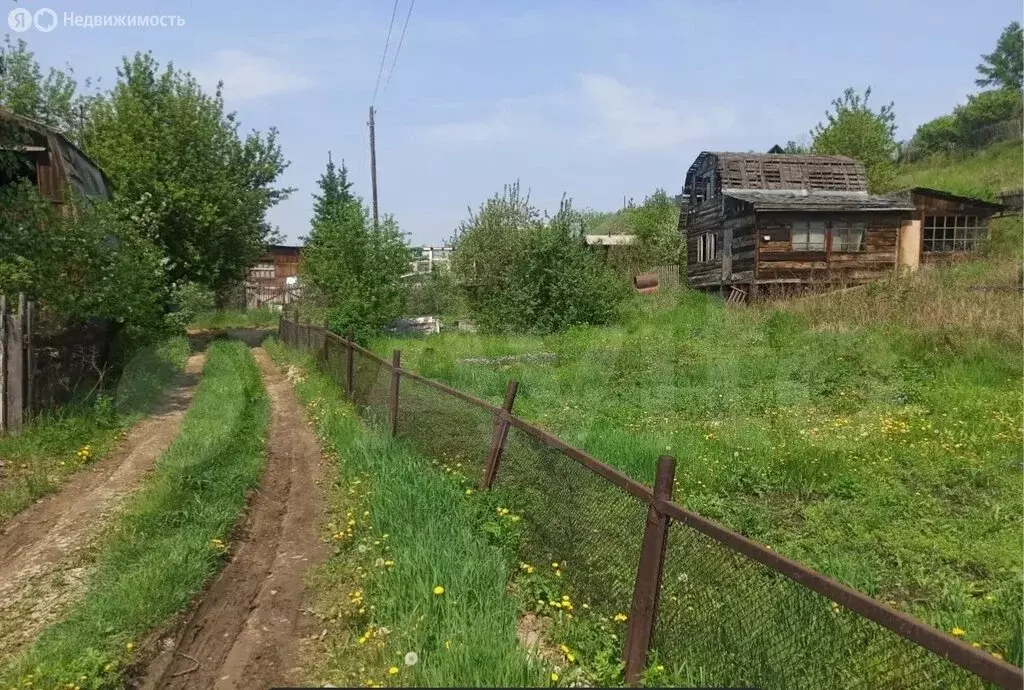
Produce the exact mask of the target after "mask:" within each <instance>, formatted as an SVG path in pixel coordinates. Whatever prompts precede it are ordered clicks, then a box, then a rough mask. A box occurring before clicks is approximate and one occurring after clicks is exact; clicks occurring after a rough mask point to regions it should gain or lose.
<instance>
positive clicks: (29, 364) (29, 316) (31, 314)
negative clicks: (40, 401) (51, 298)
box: [22, 302, 36, 421]
mask: <svg viewBox="0 0 1024 690" xmlns="http://www.w3.org/2000/svg"><path fill="white" fill-rule="evenodd" d="M35 320H36V303H35V302H28V303H26V305H25V326H24V328H25V403H24V412H22V419H24V420H25V421H28V420H29V419H31V418H32V409H33V407H32V401H33V397H34V396H33V394H32V392H33V391H32V389H33V383H34V381H33V379H35V374H36V366H35V364H36V363H35V353H34V352H33V351H32V329H33V323H34V322H35Z"/></svg>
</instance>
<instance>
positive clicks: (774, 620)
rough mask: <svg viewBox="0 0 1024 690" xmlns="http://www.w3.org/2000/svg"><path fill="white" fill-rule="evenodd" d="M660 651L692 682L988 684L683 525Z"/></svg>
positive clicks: (667, 573) (668, 575)
mask: <svg viewBox="0 0 1024 690" xmlns="http://www.w3.org/2000/svg"><path fill="white" fill-rule="evenodd" d="M658 608H659V610H658V621H657V625H656V627H655V633H654V650H655V652H656V654H657V655H658V659H659V661H660V662H661V663H663V664H664V665H665V666H667V667H669V668H671V669H672V670H673V671H674V672H675V675H677V676H678V677H680V678H683V679H685V681H684V682H687V683H691V684H693V685H704V686H706V685H713V686H727V687H758V688H766V689H767V688H780V689H782V688H785V689H787V690H788V689H789V688H808V689H810V688H891V689H894V690H896V689H910V688H921V689H922V690H923V689H924V688H982V687H984V684H983V683H982V682H981V681H980V680H979V679H978V678H977V677H976V676H974V675H973V674H971V673H969V672H967V671H965V670H963V669H961V668H960V667H959V666H956V665H955V664H953V663H951V662H948V661H946V660H945V659H943V658H942V657H940V656H937V655H936V654H933V653H931V652H929V651H927V650H925V649H923V648H921V647H919V646H918V645H916V644H914V643H913V642H910V641H909V640H906V639H905V638H903V637H901V636H899V635H897V634H896V633H894V632H892V631H890V630H888V629H887V628H884V627H882V626H880V625H878V624H876V623H874V622H873V621H871V620H869V619H867V618H864V617H863V616H861V615H860V614H857V613H854V612H852V611H849V610H846V609H844V608H842V607H841V606H839V605H838V604H835V603H834V602H833V601H832V600H831V599H829V598H827V597H824V596H822V595H820V594H818V593H817V592H814V591H813V590H810V589H807V588H806V587H804V586H802V585H799V584H797V583H795V582H793V581H792V580H790V579H789V578H786V577H784V576H782V575H780V574H778V573H776V572H775V571H773V570H771V569H769V568H767V567H765V566H763V565H761V564H760V563H758V562H756V561H753V560H751V559H749V558H747V557H746V556H744V555H742V554H740V553H738V552H736V551H733V550H732V549H730V548H728V547H726V546H724V545H723V544H721V543H719V542H717V541H715V540H714V539H711V538H710V537H708V536H706V535H704V534H703V533H701V532H698V531H697V530H695V529H693V528H691V527H688V526H687V525H683V524H680V523H677V522H673V523H672V526H671V527H670V528H669V538H668V548H667V551H666V559H665V565H664V571H663V577H662V586H661V597H660V601H659V607H658Z"/></svg>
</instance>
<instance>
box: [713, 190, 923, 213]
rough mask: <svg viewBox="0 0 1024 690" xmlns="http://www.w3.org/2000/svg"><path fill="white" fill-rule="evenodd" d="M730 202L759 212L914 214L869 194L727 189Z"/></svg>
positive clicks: (908, 207) (906, 206)
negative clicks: (906, 212) (737, 202)
mask: <svg viewBox="0 0 1024 690" xmlns="http://www.w3.org/2000/svg"><path fill="white" fill-rule="evenodd" d="M722 194H723V195H724V196H727V197H729V198H731V199H736V200H738V201H743V202H746V203H748V204H751V205H752V206H753V207H754V209H755V210H757V211H913V210H914V205H913V204H911V203H909V202H907V201H904V200H902V199H896V198H893V197H887V196H878V195H874V194H868V193H867V192H833V191H814V192H809V191H807V190H804V189H724V190H722Z"/></svg>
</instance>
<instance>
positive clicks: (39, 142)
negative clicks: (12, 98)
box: [0, 107, 112, 207]
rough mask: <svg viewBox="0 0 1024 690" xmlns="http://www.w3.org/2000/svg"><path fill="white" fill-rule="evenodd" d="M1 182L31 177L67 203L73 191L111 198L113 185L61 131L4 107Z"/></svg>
mask: <svg viewBox="0 0 1024 690" xmlns="http://www.w3.org/2000/svg"><path fill="white" fill-rule="evenodd" d="M0 151H2V152H4V153H5V154H7V156H6V157H5V160H4V165H0V186H3V185H6V184H10V183H12V182H15V181H17V180H21V179H28V180H29V181H31V182H32V184H34V185H35V186H36V187H38V188H39V193H40V194H41V195H42V196H43V197H45V198H47V199H49V200H50V201H52V202H53V203H54V204H56V205H58V207H64V206H65V204H66V203H67V201H68V196H69V193H77V194H78V195H80V196H82V197H85V198H90V199H109V198H110V197H111V190H112V185H111V183H110V180H109V179H108V178H107V176H106V175H105V174H104V173H103V171H102V170H101V169H100V168H99V166H98V165H96V163H94V162H93V161H92V160H91V159H90V158H89V157H88V156H86V155H85V154H84V153H82V152H81V151H80V150H79V149H78V147H77V146H75V145H74V144H72V143H71V142H70V141H69V140H68V139H67V137H65V136H64V135H63V134H61V133H60V132H58V131H56V130H54V129H52V128H50V127H47V126H46V125H43V124H41V123H39V122H36V121H35V120H31V119H29V118H27V117H22V116H21V115H16V114H14V113H12V112H11V111H10V110H7V109H6V108H3V107H0Z"/></svg>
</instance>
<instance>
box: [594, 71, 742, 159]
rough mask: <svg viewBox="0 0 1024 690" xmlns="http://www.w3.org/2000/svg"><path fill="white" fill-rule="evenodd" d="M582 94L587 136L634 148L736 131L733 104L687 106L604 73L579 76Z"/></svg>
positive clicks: (670, 146)
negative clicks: (696, 108) (687, 109)
mask: <svg viewBox="0 0 1024 690" xmlns="http://www.w3.org/2000/svg"><path fill="white" fill-rule="evenodd" d="M580 97H581V100H582V105H583V108H584V113H585V115H586V116H587V118H588V119H589V126H588V127H587V128H586V129H585V130H584V132H583V140H584V141H587V142H591V143H599V144H603V145H606V146H609V147H611V148H613V149H618V150H620V151H629V152H647V151H657V150H666V149H673V148H676V147H677V146H679V145H680V144H683V143H685V142H687V141H692V140H694V139H703V138H706V137H709V136H713V135H716V134H721V133H724V132H727V131H729V130H731V129H732V128H733V127H734V126H735V124H736V116H735V113H733V111H732V110H731V109H730V108H724V107H705V106H703V105H702V106H701V111H700V112H696V113H688V112H684V110H683V109H682V108H681V107H679V106H677V105H674V104H672V103H670V102H666V101H664V100H662V99H659V98H657V97H656V96H655V95H654V94H652V93H650V92H648V91H644V90H641V89H636V88H633V87H630V86H628V85H626V84H624V83H622V82H621V81H619V80H618V79H616V78H614V77H610V76H607V75H602V74H583V75H581V76H580Z"/></svg>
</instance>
